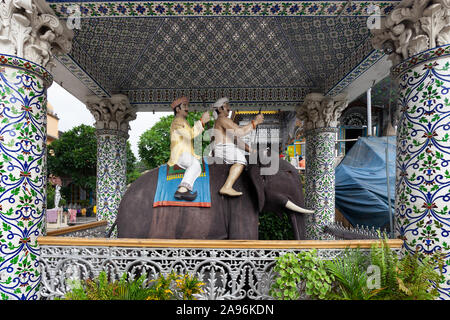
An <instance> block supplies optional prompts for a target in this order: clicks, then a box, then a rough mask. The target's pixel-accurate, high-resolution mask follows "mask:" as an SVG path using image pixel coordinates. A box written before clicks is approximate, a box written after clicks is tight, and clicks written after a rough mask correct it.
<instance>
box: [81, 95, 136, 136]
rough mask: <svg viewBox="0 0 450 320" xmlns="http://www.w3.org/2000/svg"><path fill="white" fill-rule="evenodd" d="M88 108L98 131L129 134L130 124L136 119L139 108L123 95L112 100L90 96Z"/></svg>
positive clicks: (87, 102) (113, 96)
mask: <svg viewBox="0 0 450 320" xmlns="http://www.w3.org/2000/svg"><path fill="white" fill-rule="evenodd" d="M86 106H87V108H88V109H89V111H90V112H91V113H92V115H93V116H94V118H95V120H96V122H95V127H96V128H97V130H114V131H122V132H125V133H128V130H129V128H130V127H129V122H130V121H132V120H134V119H136V111H137V108H136V107H133V106H131V104H130V102H129V100H128V97H127V96H126V95H123V94H116V95H112V96H111V98H99V97H97V96H89V97H88V98H87V101H86Z"/></svg>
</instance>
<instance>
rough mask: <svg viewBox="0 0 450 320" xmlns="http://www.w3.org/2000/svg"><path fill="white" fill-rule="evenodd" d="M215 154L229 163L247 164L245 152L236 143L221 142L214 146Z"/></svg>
mask: <svg viewBox="0 0 450 320" xmlns="http://www.w3.org/2000/svg"><path fill="white" fill-rule="evenodd" d="M214 156H215V157H218V158H222V159H223V160H224V161H225V163H227V164H235V163H240V164H243V165H244V166H246V165H247V159H245V153H244V151H243V150H242V149H240V148H238V147H237V146H236V145H235V144H234V143H220V144H216V145H215V146H214Z"/></svg>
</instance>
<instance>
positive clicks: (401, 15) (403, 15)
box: [372, 0, 450, 65]
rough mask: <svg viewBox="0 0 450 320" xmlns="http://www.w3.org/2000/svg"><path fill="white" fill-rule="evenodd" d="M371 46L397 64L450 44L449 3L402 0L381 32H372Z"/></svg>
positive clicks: (446, 1) (385, 21)
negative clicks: (387, 55) (381, 51)
mask: <svg viewBox="0 0 450 320" xmlns="http://www.w3.org/2000/svg"><path fill="white" fill-rule="evenodd" d="M372 35H373V38H372V45H373V47H374V48H375V49H378V50H383V51H384V52H385V53H386V54H389V60H391V61H392V63H393V64H394V65H397V64H399V63H400V62H402V61H403V60H406V59H408V58H409V57H411V56H413V55H415V54H418V53H420V52H422V51H426V50H428V49H433V48H435V47H437V46H442V45H445V44H449V43H450V0H403V1H402V2H400V3H399V4H398V5H397V6H396V7H395V9H394V10H393V11H392V12H391V14H389V16H387V17H382V18H381V29H372Z"/></svg>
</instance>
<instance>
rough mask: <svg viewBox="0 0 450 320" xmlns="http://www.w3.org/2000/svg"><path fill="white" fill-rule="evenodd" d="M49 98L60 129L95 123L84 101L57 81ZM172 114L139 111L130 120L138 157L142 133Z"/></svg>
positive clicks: (131, 137) (133, 143) (133, 148)
mask: <svg viewBox="0 0 450 320" xmlns="http://www.w3.org/2000/svg"><path fill="white" fill-rule="evenodd" d="M47 98H48V101H49V102H50V104H51V105H52V106H53V109H54V112H55V113H56V114H57V115H58V118H59V125H58V130H60V131H63V132H65V131H68V130H70V129H72V128H73V127H76V126H79V125H80V124H86V125H90V126H93V125H94V123H95V120H94V117H93V116H92V114H91V113H90V112H89V110H88V109H87V108H86V106H85V105H84V103H82V102H81V101H80V100H78V99H77V98H75V97H74V96H73V95H71V94H70V93H69V92H67V91H66V90H65V89H64V88H62V87H61V86H60V85H58V84H57V83H56V82H53V84H52V85H51V87H50V88H49V89H48V91H47ZM170 114H171V113H170V112H156V113H155V114H153V112H138V113H137V118H136V120H133V121H131V122H130V132H129V134H130V138H129V141H130V143H131V150H133V153H134V155H135V156H136V158H138V159H139V154H138V148H137V144H138V142H139V137H140V136H141V134H142V133H144V131H146V130H147V129H150V128H151V127H152V126H153V125H154V124H155V123H156V122H157V121H158V120H159V119H160V118H161V117H163V116H165V115H170Z"/></svg>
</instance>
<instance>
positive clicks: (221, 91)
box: [121, 87, 310, 107]
mask: <svg viewBox="0 0 450 320" xmlns="http://www.w3.org/2000/svg"><path fill="white" fill-rule="evenodd" d="M309 90H310V89H309V88H301V87H295V88H257V87H253V88H202V89H150V90H129V91H121V93H124V94H126V95H127V96H128V97H129V99H130V103H132V104H143V103H147V104H151V103H162V104H164V103H166V104H167V103H168V101H173V100H175V98H177V97H179V96H182V95H184V96H186V97H188V98H189V101H190V104H191V105H192V104H195V103H196V104H199V105H200V107H201V106H202V105H201V103H202V97H203V96H204V97H205V100H206V101H208V102H214V101H216V100H217V99H219V98H221V97H229V98H230V100H231V101H233V106H236V103H239V102H242V103H244V104H248V103H251V102H257V101H261V102H266V103H270V102H272V101H276V102H291V104H292V105H294V104H296V103H298V101H301V100H302V99H303V97H304V96H305V95H306V94H307V93H308V92H309ZM169 104H170V103H169Z"/></svg>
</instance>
